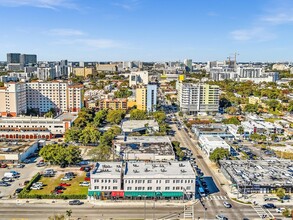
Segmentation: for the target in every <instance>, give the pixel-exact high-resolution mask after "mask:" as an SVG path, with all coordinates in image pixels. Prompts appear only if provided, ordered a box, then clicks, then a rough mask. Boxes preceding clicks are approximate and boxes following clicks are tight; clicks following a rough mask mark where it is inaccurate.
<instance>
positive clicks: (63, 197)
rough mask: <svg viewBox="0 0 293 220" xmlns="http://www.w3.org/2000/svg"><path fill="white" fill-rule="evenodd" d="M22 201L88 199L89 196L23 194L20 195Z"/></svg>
mask: <svg viewBox="0 0 293 220" xmlns="http://www.w3.org/2000/svg"><path fill="white" fill-rule="evenodd" d="M19 198H20V199H87V195H63V194H60V195H54V194H49V195H48V194H47V195H37V194H33V195H31V194H28V193H23V194H22V195H19Z"/></svg>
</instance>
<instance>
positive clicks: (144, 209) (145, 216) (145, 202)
mask: <svg viewBox="0 0 293 220" xmlns="http://www.w3.org/2000/svg"><path fill="white" fill-rule="evenodd" d="M144 219H145V220H146V196H144Z"/></svg>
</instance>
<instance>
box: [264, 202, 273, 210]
mask: <svg viewBox="0 0 293 220" xmlns="http://www.w3.org/2000/svg"><path fill="white" fill-rule="evenodd" d="M262 207H263V208H266V209H275V208H277V207H276V206H275V205H274V204H273V203H267V204H264V205H263V206H262Z"/></svg>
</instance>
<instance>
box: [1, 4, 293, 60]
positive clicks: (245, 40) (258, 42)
mask: <svg viewBox="0 0 293 220" xmlns="http://www.w3.org/2000/svg"><path fill="white" fill-rule="evenodd" d="M0 20H1V32H0V60H6V53H8V52H20V53H35V54H37V55H38V60H61V59H68V60H76V61H78V60H80V61H117V60H144V61H168V60H183V59H185V58H192V59H193V60H194V61H208V60H224V59H226V58H227V57H228V56H231V55H232V54H233V53H234V52H237V53H239V61H292V51H293V1H292V0H0Z"/></svg>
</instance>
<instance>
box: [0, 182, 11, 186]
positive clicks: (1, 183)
mask: <svg viewBox="0 0 293 220" xmlns="http://www.w3.org/2000/svg"><path fill="white" fill-rule="evenodd" d="M0 186H9V184H8V183H6V182H3V181H1V182H0Z"/></svg>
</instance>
